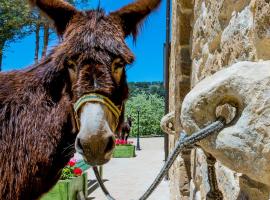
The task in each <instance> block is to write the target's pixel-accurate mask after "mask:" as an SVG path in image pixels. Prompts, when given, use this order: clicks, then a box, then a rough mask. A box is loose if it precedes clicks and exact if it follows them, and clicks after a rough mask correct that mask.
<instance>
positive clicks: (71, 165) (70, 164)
mask: <svg viewBox="0 0 270 200" xmlns="http://www.w3.org/2000/svg"><path fill="white" fill-rule="evenodd" d="M75 164H76V162H75V161H74V160H70V161H69V162H68V165H69V166H70V167H73V166H74V165H75Z"/></svg>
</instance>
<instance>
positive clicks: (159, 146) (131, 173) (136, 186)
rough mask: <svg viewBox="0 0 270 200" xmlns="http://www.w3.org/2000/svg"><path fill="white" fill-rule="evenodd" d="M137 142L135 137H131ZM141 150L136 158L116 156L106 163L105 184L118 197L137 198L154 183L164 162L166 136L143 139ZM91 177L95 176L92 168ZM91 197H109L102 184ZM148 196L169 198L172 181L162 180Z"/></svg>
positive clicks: (153, 199)
mask: <svg viewBox="0 0 270 200" xmlns="http://www.w3.org/2000/svg"><path fill="white" fill-rule="evenodd" d="M131 140H132V141H133V142H134V143H135V142H136V141H135V139H131ZM135 144H136V143H135ZM141 148H142V150H141V151H136V154H137V156H136V157H135V158H113V159H112V160H111V161H110V162H109V163H108V164H106V165H105V166H104V173H103V179H104V180H106V182H105V185H106V187H107V188H108V190H109V191H110V192H111V194H112V196H113V197H114V198H116V199H117V200H137V199H138V198H139V197H140V196H141V195H142V194H143V192H144V191H145V190H146V188H147V187H148V186H149V185H150V184H151V183H152V181H153V180H154V178H155V176H156V175H157V174H158V172H159V170H160V169H161V167H162V165H163V163H164V161H163V160H164V151H163V138H143V139H141ZM89 178H90V179H91V180H93V179H95V178H94V174H93V172H92V170H89ZM89 200H106V198H105V196H104V194H103V193H102V191H101V189H100V187H97V189H96V190H94V192H92V193H91V194H90V195H89ZM149 200H169V183H168V181H163V182H162V183H161V184H160V185H159V187H158V188H157V190H156V191H155V192H154V193H153V194H152V195H151V197H150V198H149Z"/></svg>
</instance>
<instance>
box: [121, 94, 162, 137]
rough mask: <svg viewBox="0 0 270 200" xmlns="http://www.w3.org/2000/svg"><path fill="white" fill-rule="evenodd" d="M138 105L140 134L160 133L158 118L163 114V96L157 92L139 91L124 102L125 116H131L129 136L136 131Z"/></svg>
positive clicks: (133, 134) (134, 134)
mask: <svg viewBox="0 0 270 200" xmlns="http://www.w3.org/2000/svg"><path fill="white" fill-rule="evenodd" d="M138 107H139V108H140V135H144V136H145V135H162V134H163V133H162V130H161V129H160V120H161V118H162V117H163V115H164V98H163V97H161V96H159V95H157V94H146V93H144V92H143V93H140V94H136V95H135V96H132V97H131V98H130V99H129V100H128V101H127V104H126V116H131V118H132V129H131V136H136V134H137V131H138V128H137V127H138V111H137V110H138Z"/></svg>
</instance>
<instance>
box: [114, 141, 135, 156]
mask: <svg viewBox="0 0 270 200" xmlns="http://www.w3.org/2000/svg"><path fill="white" fill-rule="evenodd" d="M115 143H116V147H115V149H114V151H113V157H114V158H131V157H135V146H134V145H133V144H132V143H133V142H129V141H127V140H121V139H117V140H116V141H115Z"/></svg>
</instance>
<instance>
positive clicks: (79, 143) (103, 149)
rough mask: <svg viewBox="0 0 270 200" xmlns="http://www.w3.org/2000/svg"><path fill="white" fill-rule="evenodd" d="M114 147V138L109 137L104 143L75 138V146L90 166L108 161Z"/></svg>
mask: <svg viewBox="0 0 270 200" xmlns="http://www.w3.org/2000/svg"><path fill="white" fill-rule="evenodd" d="M114 147H115V141H114V138H113V137H111V138H109V139H108V140H107V142H106V143H101V144H99V143H95V142H94V144H93V145H91V144H89V143H88V142H87V143H86V142H84V141H83V140H82V139H79V138H77V139H76V143H75V148H76V151H77V153H79V154H81V155H82V156H83V158H84V160H85V161H86V162H87V163H89V165H91V166H96V165H103V164H106V163H107V162H109V161H110V159H111V157H112V154H113V149H114Z"/></svg>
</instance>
